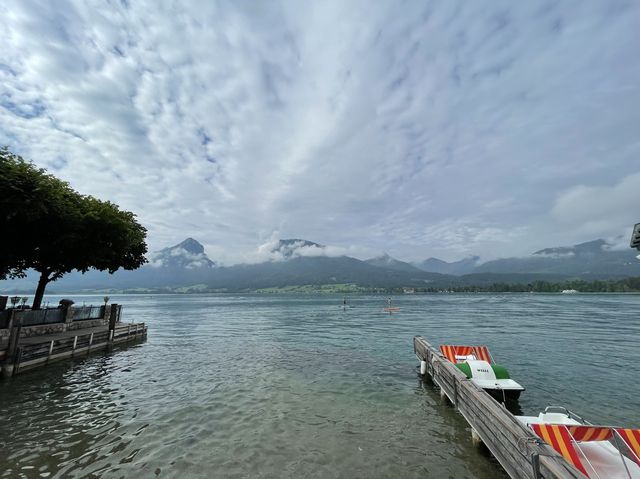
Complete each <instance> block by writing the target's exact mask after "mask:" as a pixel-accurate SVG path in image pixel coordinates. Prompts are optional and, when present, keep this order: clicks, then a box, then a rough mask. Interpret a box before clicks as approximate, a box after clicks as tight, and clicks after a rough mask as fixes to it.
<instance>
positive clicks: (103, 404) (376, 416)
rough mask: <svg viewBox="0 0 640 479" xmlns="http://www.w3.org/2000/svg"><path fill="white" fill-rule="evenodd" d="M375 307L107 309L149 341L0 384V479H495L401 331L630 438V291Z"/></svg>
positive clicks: (300, 303)
mask: <svg viewBox="0 0 640 479" xmlns="http://www.w3.org/2000/svg"><path fill="white" fill-rule="evenodd" d="M55 299H56V298H51V299H50V301H54V300H55ZM385 299H386V298H382V297H376V296H359V297H353V298H350V305H351V307H350V308H348V309H347V310H346V311H345V310H343V309H342V307H341V305H342V303H341V302H342V297H338V296H336V297H333V296H326V295H324V296H204V295H194V296H183V295H175V296H171V295H167V296H153V297H142V296H123V297H118V298H113V299H112V300H113V301H117V302H120V303H122V304H125V311H124V320H127V318H129V320H133V319H134V318H135V320H136V321H145V322H147V323H148V324H149V339H148V341H147V342H145V343H141V344H137V345H134V346H131V347H128V348H122V349H117V350H116V351H115V352H114V353H113V354H104V355H96V356H92V357H90V358H87V359H84V360H80V361H75V362H71V361H66V362H62V363H55V364H53V365H51V366H50V367H48V368H46V369H41V370H36V371H34V372H31V373H27V374H24V375H21V376H17V377H15V378H12V379H11V380H10V381H5V382H4V383H2V384H1V385H0V417H1V418H2V428H1V429H0V443H2V444H1V446H2V447H0V464H2V465H3V466H4V468H3V471H2V472H1V473H0V477H131V476H133V475H138V476H139V477H302V476H304V477H422V478H424V477H434V478H440V477H456V478H457V477H470V478H490V477H491V478H493V477H504V473H503V472H502V471H501V469H500V468H499V467H497V466H496V464H495V462H494V461H493V460H492V459H491V458H490V457H488V455H487V454H486V451H483V450H479V449H477V448H474V447H473V446H472V444H471V435H470V429H469V427H468V425H467V424H466V423H465V422H464V420H463V419H462V418H461V416H460V415H459V414H458V413H456V412H455V410H454V409H453V408H452V407H451V406H450V405H448V404H447V403H446V402H443V401H442V400H441V399H440V396H439V393H438V391H437V390H436V389H435V388H434V387H433V385H432V384H430V382H429V381H426V382H422V381H421V380H420V378H419V377H418V375H417V369H416V366H417V361H416V359H415V357H414V356H413V353H412V337H413V336H414V335H415V334H421V335H423V336H425V337H426V338H428V339H429V340H430V341H431V342H432V344H440V343H441V342H445V341H446V342H480V343H486V344H488V345H489V346H490V348H491V350H492V353H493V355H494V356H495V357H496V359H497V360H498V361H499V362H500V363H501V364H504V365H506V366H508V368H509V371H510V373H511V375H512V377H513V378H514V379H516V380H517V381H518V382H520V383H522V384H523V385H525V387H527V391H525V392H524V393H523V395H522V398H521V400H520V407H521V408H522V409H523V410H524V413H526V414H535V413H537V411H538V410H540V409H541V408H543V407H544V406H546V405H548V404H563V405H566V406H568V407H569V408H571V409H574V410H575V411H576V412H579V413H582V415H583V416H585V417H587V418H589V419H592V420H594V421H597V422H611V423H615V424H624V425H628V426H636V427H637V426H638V425H640V404H639V403H638V398H639V397H640V394H639V393H640V386H639V385H638V382H637V381H635V379H633V378H631V380H629V379H630V376H629V375H633V374H635V372H634V371H633V370H632V369H630V368H629V367H628V364H629V362H632V361H633V360H634V358H635V359H637V357H638V356H637V348H638V346H639V344H638V341H639V340H638V337H639V336H638V333H639V332H640V319H639V315H638V312H640V297H638V296H623V295H608V296H603V295H571V297H567V296H559V295H555V296H551V295H549V296H545V295H505V296H500V295H496V296H489V295H448V296H440V295H430V296H419V295H415V296H410V297H409V296H407V297H397V298H394V305H397V306H399V307H401V308H402V309H401V311H400V312H399V313H398V314H394V315H393V316H389V315H388V314H387V313H385V312H384V311H382V308H383V307H384V300H385ZM83 300H85V301H86V302H87V304H89V303H90V302H91V301H93V302H95V303H96V304H98V303H99V302H100V301H101V297H96V298H91V297H87V298H83ZM586 386H588V387H586ZM623 386H624V387H623ZM610 405H615V406H614V407H610Z"/></svg>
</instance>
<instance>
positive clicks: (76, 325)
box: [66, 319, 109, 331]
mask: <svg viewBox="0 0 640 479" xmlns="http://www.w3.org/2000/svg"><path fill="white" fill-rule="evenodd" d="M107 324H109V320H107V319H85V320H82V321H73V322H72V323H67V324H66V326H67V331H75V330H77V329H85V328H96V327H98V326H106V325H107Z"/></svg>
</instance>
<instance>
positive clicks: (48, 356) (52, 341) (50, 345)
mask: <svg viewBox="0 0 640 479" xmlns="http://www.w3.org/2000/svg"><path fill="white" fill-rule="evenodd" d="M54 341H55V340H54V339H52V340H51V342H50V343H49V354H48V355H47V362H49V359H51V353H52V352H53V343H54Z"/></svg>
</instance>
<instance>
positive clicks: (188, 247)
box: [165, 238, 204, 254]
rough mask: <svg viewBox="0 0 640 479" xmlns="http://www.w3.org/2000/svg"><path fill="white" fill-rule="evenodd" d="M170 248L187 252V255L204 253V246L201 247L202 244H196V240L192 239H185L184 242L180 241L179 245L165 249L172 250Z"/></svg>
mask: <svg viewBox="0 0 640 479" xmlns="http://www.w3.org/2000/svg"><path fill="white" fill-rule="evenodd" d="M172 248H182V249H183V250H185V251H188V252H189V253H193V254H203V253H204V246H202V244H201V243H200V242H198V241H197V240H194V239H193V238H187V239H186V240H184V241H182V242H181V243H178V244H177V245H175V246H171V247H169V248H165V249H172Z"/></svg>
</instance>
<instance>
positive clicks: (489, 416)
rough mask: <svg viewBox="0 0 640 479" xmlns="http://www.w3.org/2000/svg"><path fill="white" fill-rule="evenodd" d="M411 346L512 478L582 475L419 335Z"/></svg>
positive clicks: (570, 478) (572, 477) (579, 477)
mask: <svg viewBox="0 0 640 479" xmlns="http://www.w3.org/2000/svg"><path fill="white" fill-rule="evenodd" d="M413 350H414V353H415V354H416V356H417V358H418V359H419V360H420V361H421V362H422V363H421V373H423V374H425V373H426V374H428V375H429V376H431V378H432V379H433V382H434V383H435V384H436V385H437V386H438V387H439V388H440V392H441V394H442V395H444V396H446V397H447V398H448V399H449V401H451V403H452V404H453V406H454V407H455V408H457V410H458V411H459V412H460V414H462V416H463V417H464V418H465V419H466V420H467V422H468V423H469V425H470V426H471V428H472V434H473V436H474V438H476V439H477V438H479V439H480V440H481V441H482V442H483V443H484V444H485V445H486V446H487V448H488V449H489V451H491V454H492V455H493V456H494V457H495V458H496V459H497V460H498V462H499V463H500V464H501V465H502V467H503V468H504V470H505V471H506V472H507V474H509V476H510V477H512V478H518V479H520V478H523V479H540V478H544V479H551V478H554V479H584V478H585V476H584V475H583V474H582V473H581V472H580V471H578V470H577V469H576V468H575V467H574V466H573V465H572V464H569V463H568V462H567V461H566V460H565V459H564V458H563V457H562V456H561V455H560V454H558V453H557V452H556V451H555V450H554V449H553V448H551V447H550V446H548V445H547V444H546V443H544V442H543V441H541V440H540V439H539V438H538V437H537V436H536V435H535V434H534V433H533V431H531V430H530V429H528V428H527V427H525V426H524V425H523V424H522V423H521V422H520V421H518V420H517V419H516V417H515V416H514V415H513V414H511V413H510V412H509V411H508V410H507V409H506V408H505V407H504V406H502V405H501V404H500V403H498V402H497V401H496V400H495V399H493V398H492V397H491V396H490V395H489V394H488V393H486V392H485V391H484V390H482V389H481V388H479V387H478V386H476V385H475V384H474V383H473V382H472V381H470V380H469V379H467V377H466V375H465V374H464V373H463V372H462V371H460V370H459V369H458V368H457V367H455V365H453V364H452V363H451V362H450V361H448V360H447V359H446V358H444V357H443V356H442V354H440V352H439V351H438V350H436V349H435V348H434V347H433V346H431V344H429V343H428V342H427V341H426V340H425V339H424V338H423V337H421V336H416V337H414V338H413Z"/></svg>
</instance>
